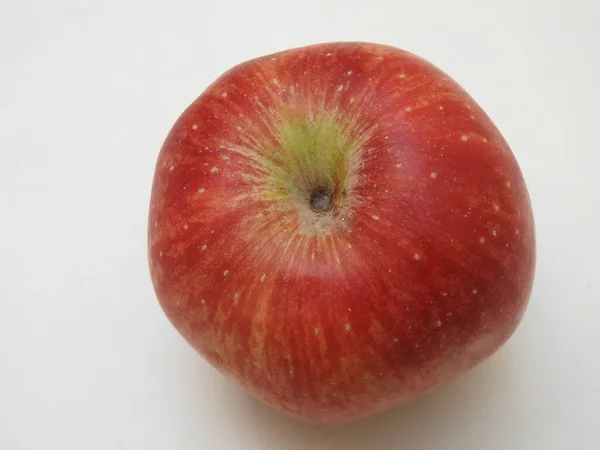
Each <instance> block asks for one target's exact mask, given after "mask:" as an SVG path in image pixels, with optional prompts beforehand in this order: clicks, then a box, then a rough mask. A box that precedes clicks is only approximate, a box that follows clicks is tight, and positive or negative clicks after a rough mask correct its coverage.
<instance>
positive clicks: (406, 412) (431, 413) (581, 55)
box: [0, 0, 600, 450]
mask: <svg viewBox="0 0 600 450" xmlns="http://www.w3.org/2000/svg"><path fill="white" fill-rule="evenodd" d="M157 3H158V2H157ZM160 3H161V6H157V5H155V4H153V3H151V2H149V3H146V2H141V1H140V2H131V1H129V2H126V1H124V2H117V1H116V0H111V1H97V2H92V1H83V0H81V1H71V2H68V1H59V0H57V1H53V2H47V1H42V0H39V1H32V0H29V1H23V0H20V1H19V0H12V1H11V0H8V1H6V0H5V1H2V2H1V3H0V152H1V153H0V156H1V159H0V163H1V165H0V171H1V176H0V302H1V303H0V306H1V310H0V448H1V449H3V450H21V449H23V450H25V449H27V450H31V449H61V450H70V449H77V450H81V449H86V450H94V449H98V450H107V449H110V450H120V449H124V450H125V449H126V450H132V449H144V450H153V449H170V448H172V449H178V450H186V449H195V450H197V449H244V450H252V449H277V450H280V449H284V450H287V449H292V450H299V449H303V450H304V449H311V450H313V449H314V450H326V449H327V450H338V449H344V450H364V449H369V450H384V449H385V450H387V449H411V450H416V449H443V450H452V449H460V450H465V449H467V450H468V449H474V450H475V449H477V450H479V449H488V450H506V449H510V450H519V449H527V450H536V449H544V450H554V449H571V448H574V449H592V448H600V443H599V440H598V434H597V433H598V425H599V424H600V410H599V409H598V408H599V406H598V405H600V388H599V386H598V380H599V375H598V374H599V373H600V349H599V346H600V323H599V322H600V263H599V261H598V253H599V252H600V238H599V230H600V216H599V208H600V200H599V197H600V156H599V155H600V132H599V129H600V123H599V119H600V87H599V80H600V31H599V28H598V26H597V24H598V22H599V20H600V14H599V9H600V6H598V2H597V1H595V0H589V1H588V2H586V1H584V0H578V1H572V2H566V1H546V2H541V3H540V2H538V1H527V2H524V3H522V2H521V1H508V0H505V1H498V2H494V4H493V5H491V4H490V5H488V3H489V2H482V1H479V0H472V1H466V0H462V1H461V0H454V1H443V0H440V1H436V2H432V1H429V2H426V1H425V2H422V3H419V2H416V1H411V2H398V1H396V2H393V1H383V0H381V1H375V0H369V1H360V2H352V1H349V0H346V1H317V0H302V1H299V2H298V1H297V2H290V3H286V2H284V1H281V0H279V1H272V2H268V1H266V0H263V1H259V0H254V1H240V2H238V3H233V2H231V1H210V2H207V1H195V2H189V3H187V4H184V3H182V2H160ZM294 3H295V4H294ZM541 8H543V9H541ZM332 40H366V41H374V42H381V43H387V44H391V45H395V46H398V47H402V48H405V49H408V50H410V51H413V52H415V53H418V54H420V55H422V56H424V57H426V58H428V59H429V60H431V61H432V62H434V63H436V64H437V65H439V66H440V67H442V68H443V69H444V70H446V71H447V72H448V73H449V74H450V75H451V76H452V77H454V78H455V79H456V80H458V81H459V82H460V83H461V84H462V85H463V86H464V87H465V88H466V89H467V90H468V91H469V92H470V93H471V94H472V95H473V96H474V97H475V99H476V100H477V101H478V102H479V103H480V104H481V105H482V106H483V107H484V108H485V109H486V110H487V112H488V113H489V114H490V115H491V117H492V118H493V120H494V121H495V122H496V124H497V125H498V127H499V128H500V130H501V131H502V132H503V133H504V135H505V137H506V138H507V140H508V141H509V143H510V144H511V146H512V148H513V150H514V152H515V153H516V155H517V158H518V159H519V161H520V164H521V167H522V169H523V172H524V174H525V177H526V179H527V182H528V185H529V188H530V192H531V197H532V200H533V205H534V210H535V214H536V221H537V233H538V271H537V277H536V282H535V289H534V293H533V296H532V299H531V303H530V307H529V309H528V312H527V314H526V316H525V319H524V321H523V322H522V324H521V327H520V328H519V329H518V331H517V333H516V334H515V335H514V337H513V338H512V339H511V340H510V341H509V343H508V344H507V345H506V346H505V347H504V348H503V349H502V350H501V351H500V352H499V353H497V354H496V355H495V356H494V357H493V358H491V359H490V360H488V361H487V362H486V363H485V364H483V365H481V366H479V367H478V368H477V369H475V370H474V371H472V372H470V373H469V374H468V375H466V376H463V377H462V378H460V379H459V380H457V381H456V382H454V383H452V384H451V385H449V386H447V387H445V388H443V389H441V390H439V391H437V392H435V393H433V394H431V395H429V396H427V397H425V398H423V399H421V400H418V401H416V402H414V403H412V404H410V405H407V406H404V407H401V408H398V409H396V410H393V411H392V412H390V413H387V414H384V415H382V416H379V417H376V418H374V419H371V420H368V421H366V422H363V423H360V424H357V425H353V426H350V427H344V428H334V429H328V428H321V427H315V426H309V425H303V424H299V423H297V422H295V421H294V420H292V419H288V418H285V417H282V416H280V415H278V414H277V413H274V412H272V411H271V410H269V409H267V408H266V407H263V406H261V405H259V404H257V403H255V402H254V401H252V400H249V399H248V398H247V397H246V395H245V394H244V393H242V392H241V391H240V390H239V389H238V388H237V387H235V386H232V385H230V384H229V382H227V381H224V380H223V379H222V378H221V377H220V376H219V375H217V373H216V372H215V371H214V370H213V369H211V368H210V367H209V366H208V365H207V364H206V363H204V362H203V361H202V360H200V359H199V357H197V356H196V355H195V353H193V351H192V350H191V349H190V348H188V346H187V344H185V343H184V342H183V340H182V339H181V338H180V337H179V335H178V334H177V333H176V332H175V331H174V329H173V328H172V327H171V326H170V324H169V323H168V322H167V319H166V318H165V317H164V315H163V314H162V312H161V310H160V309H159V307H158V304H157V302H156V300H155V297H154V294H153V291H152V288H151V284H150V281H149V275H148V269H147V265H146V245H145V244H146V217H147V206H148V199H149V194H150V183H151V179H152V174H153V168H154V162H155V158H156V156H157V154H158V150H159V148H160V145H161V144H162V141H163V139H164V138H165V136H166V134H167V132H168V131H169V129H170V127H171V125H172V123H173V121H174V120H175V119H176V118H177V116H178V115H179V114H180V113H181V112H182V111H183V109H184V108H185V107H186V106H187V104H188V103H189V102H191V101H192V100H193V99H194V98H195V97H196V96H197V95H199V94H200V92H201V91H202V90H203V89H204V88H205V87H206V86H207V85H208V84H209V83H210V82H211V81H212V80H213V79H214V78H215V77H217V76H218V75H219V74H220V73H221V72H223V71H225V70H226V69H228V68H229V67H230V66H232V65H234V64H236V63H238V62H241V61H242V60H246V59H249V58H252V57H256V56H260V55H262V54H266V53H270V52H274V51H278V50H283V49H286V48H289V47H296V46H300V45H305V44H310V43H316V42H322V41H332Z"/></svg>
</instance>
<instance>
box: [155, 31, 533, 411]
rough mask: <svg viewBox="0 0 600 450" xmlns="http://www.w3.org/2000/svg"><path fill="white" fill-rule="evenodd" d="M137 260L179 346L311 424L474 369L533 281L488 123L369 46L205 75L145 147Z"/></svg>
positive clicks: (418, 64) (307, 52) (283, 57)
mask: <svg viewBox="0 0 600 450" xmlns="http://www.w3.org/2000/svg"><path fill="white" fill-rule="evenodd" d="M319 189H321V190H322V191H323V192H325V194H324V195H325V197H323V196H321V198H320V199H316V200H315V198H313V197H314V196H315V195H317V197H318V196H319V195H321V194H322V192H321V194H319ZM327 196H328V197H327ZM313 200H314V204H313ZM315 205H316V207H315ZM319 205H320V206H319ZM148 245H149V264H150V272H151V277H152V280H153V284H154V288H155V291H156V294H157V297H158V299H159V301H160V304H161V306H162V308H163V310H164V311H165V313H166V315H167V316H168V318H169V320H170V321H171V322H172V324H173V325H174V326H175V328H176V329H177V330H178V331H179V332H180V333H181V334H182V335H183V337H184V338H185V339H186V340H187V341H188V342H189V344H191V345H192V346H193V348H195V349H196V350H197V351H198V352H199V353H200V354H201V355H202V356H203V357H204V358H206V359H207V360H208V361H209V362H210V363H211V364H212V365H213V366H214V367H216V368H217V369H218V370H219V371H220V372H222V373H223V374H225V375H227V376H228V377H229V378H231V379H233V380H235V381H236V382H237V383H239V384H240V385H242V386H243V387H244V388H245V389H246V390H247V391H249V392H250V393H251V394H252V395H253V396H254V397H256V398H258V399H260V400H262V401H264V402H265V403H267V404H269V405H271V406H272V407H274V408H276V409H278V410H280V411H282V412H284V413H286V414H289V415H292V416H295V417H298V418H300V419H304V420H307V421H312V422H321V423H343V422H350V421H354V420H357V419H360V418H363V417H367V416H370V415H372V414H375V413H378V412H381V411H383V410H385V409H387V408H390V407H392V406H394V405H397V404H399V403H402V402H405V401H408V400H411V399H413V398H415V397H416V396H419V395H421V394H423V393H425V392H427V391H429V390H431V389H433V388H435V387H437V386H440V385H442V384H444V383H446V382H448V381H450V380H452V379H454V378H455V377H457V376H458V375H460V374H461V373H463V372H465V371H467V370H468V369H470V368H472V367H473V366H475V365H476V364H478V363H479V362H481V361H483V360H484V359H485V358H487V357H489V356H490V355H491V354H492V353H494V352H495V351H496V350H497V349H498V348H499V347H500V346H501V345H502V344H503V343H504V342H505V341H506V340H507V339H508V338H509V337H510V335H511V334H512V333H513V331H514V330H515V328H516V327H517V325H518V324H519V322H520V320H521V318H522V316H523V314H524V311H525V309H526V306H527V302H528V299H529V296H530V293H531V289H532V283H533V277H534V268H535V234H534V222H533V217H532V210H531V205H530V199H529V195H528V192H527V188H526V185H525V182H524V179H523V176H522V174H521V171H520V169H519V166H518V164H517V162H516V160H515V158H514V155H513V153H512V152H511V150H510V148H509V146H508V144H507V143H506V142H505V140H504V139H503V137H502V135H501V134H500V132H499V131H498V130H497V128H496V127H495V126H494V124H493V123H492V121H491V120H490V118H489V117H488V116H487V115H486V114H485V113H484V111H483V110H482V109H481V108H480V107H479V106H478V105H477V103H475V101H474V100H473V99H472V98H471V97H470V96H469V95H468V94H467V93H466V92H465V91H464V90H463V89H462V88H461V87H460V86H459V85H458V84H457V83H456V82H455V81H453V80H452V79H450V77H448V75H446V74H445V73H443V72H442V71H441V70H439V69H438V68H436V67H435V66H433V65H432V64H430V63H429V62H427V61H425V60H423V59H421V58H419V57H417V56H415V55H413V54H411V53H408V52H405V51H402V50H399V49H396V48H392V47H388V46H383V45H378V44H369V43H350V42H345V43H329V44H319V45H312V46H308V47H304V48H297V49H292V50H288V51H284V52H281V53H277V54H274V55H269V56H265V57H261V58H258V59H254V60H251V61H248V62H245V63H242V64H240V65H238V66H236V67H234V68H233V69H231V70H229V71H228V72H226V73H225V74H224V75H222V76H221V77H220V78H218V79H217V80H216V81H215V82H214V83H213V84H212V85H211V86H210V87H209V88H208V89H207V90H206V91H205V92H204V93H202V94H201V96H200V97H199V98H198V99H197V100H196V101H195V102H194V103H192V104H191V105H190V106H189V107H188V108H187V109H186V110H185V112H183V114H182V115H181V116H180V117H179V119H178V120H177V121H176V123H175V125H174V126H173V128H172V130H171V132H170V134H169V135H168V137H167V139H166V141H165V142H164V145H163V147H162V149H161V152H160V155H159V158H158V162H157V165H156V172H155V176H154V182H153V189H152V198H151V207H150V217H149V235H148Z"/></svg>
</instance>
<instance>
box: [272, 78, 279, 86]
mask: <svg viewBox="0 0 600 450" xmlns="http://www.w3.org/2000/svg"><path fill="white" fill-rule="evenodd" d="M271 81H272V82H273V84H274V85H275V86H279V80H278V79H277V78H273V79H272V80H271Z"/></svg>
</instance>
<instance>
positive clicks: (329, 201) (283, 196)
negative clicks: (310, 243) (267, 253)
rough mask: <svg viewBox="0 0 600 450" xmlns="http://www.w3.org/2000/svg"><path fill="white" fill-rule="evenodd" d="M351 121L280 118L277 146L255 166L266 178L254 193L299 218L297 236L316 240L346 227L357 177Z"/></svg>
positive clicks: (357, 150) (357, 144)
mask: <svg viewBox="0 0 600 450" xmlns="http://www.w3.org/2000/svg"><path fill="white" fill-rule="evenodd" d="M351 128H352V123H351V122H349V121H346V123H344V122H343V121H341V120H338V119H335V118H330V117H328V116H326V115H321V116H318V117H311V115H310V114H305V115H304V117H298V118H295V119H291V120H282V121H281V123H280V124H278V126H277V140H278V144H279V145H278V146H277V147H276V148H275V149H274V150H275V151H273V152H272V153H270V154H269V155H268V156H262V157H261V163H262V165H263V166H264V169H265V170H266V171H267V173H268V174H269V176H268V177H267V183H266V185H263V186H262V187H261V188H260V190H261V191H262V195H263V196H264V198H266V199H269V200H271V201H273V202H274V203H275V205H274V206H275V209H277V210H279V211H290V212H293V213H295V215H297V217H298V218H299V229H298V234H300V235H308V236H319V235H326V234H329V233H332V232H333V231H334V230H336V229H340V228H344V229H345V230H346V231H347V228H346V227H345V226H344V225H345V224H344V222H345V221H346V219H347V218H348V217H349V216H350V215H351V213H352V206H355V205H356V201H354V202H352V201H351V193H352V191H353V188H354V187H355V186H356V184H357V182H358V179H359V178H360V173H359V172H360V171H359V167H360V164H359V161H360V157H361V150H362V149H361V141H360V140H358V139H353V137H352V135H353V133H352V130H351Z"/></svg>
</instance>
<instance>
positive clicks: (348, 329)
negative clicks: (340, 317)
mask: <svg viewBox="0 0 600 450" xmlns="http://www.w3.org/2000/svg"><path fill="white" fill-rule="evenodd" d="M344 329H345V330H346V331H350V330H351V329H352V326H351V325H350V324H349V323H347V324H346V326H345V327H344Z"/></svg>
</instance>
